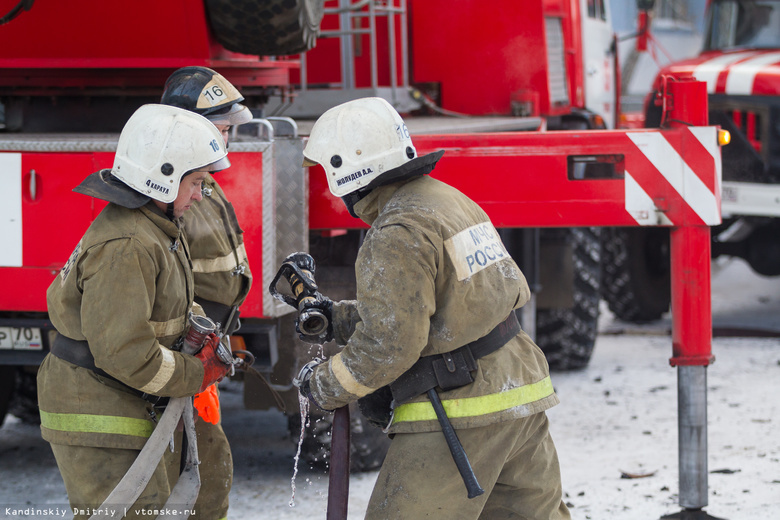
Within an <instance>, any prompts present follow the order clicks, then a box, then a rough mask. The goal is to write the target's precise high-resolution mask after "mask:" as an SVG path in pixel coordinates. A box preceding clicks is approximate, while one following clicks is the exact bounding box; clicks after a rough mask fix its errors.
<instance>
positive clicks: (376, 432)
mask: <svg viewBox="0 0 780 520" xmlns="http://www.w3.org/2000/svg"><path fill="white" fill-rule="evenodd" d="M287 421H288V428H289V431H290V438H291V439H292V440H293V441H294V442H296V443H297V442H298V440H299V436H300V432H301V416H300V415H290V416H288V418H287ZM349 422H350V426H351V436H350V468H349V469H350V471H352V472H355V473H358V472H362V471H371V470H374V469H377V468H379V466H381V465H382V462H384V460H385V456H386V455H387V450H388V448H389V447H390V438H389V437H388V436H387V435H386V434H385V433H383V432H382V430H380V429H379V428H377V427H376V426H372V425H371V424H370V423H369V422H368V421H367V420H366V418H365V417H363V415H362V414H361V413H360V410H358V408H357V406H355V404H351V405H350V407H349ZM332 427H333V414H332V413H328V414H323V415H318V416H317V417H311V418H310V421H309V425H308V426H307V427H306V435H305V436H304V438H303V444H302V446H301V460H303V461H305V462H307V463H308V464H310V465H311V466H312V467H317V468H325V467H327V466H328V462H329V461H330V440H331V435H330V432H331V428H332Z"/></svg>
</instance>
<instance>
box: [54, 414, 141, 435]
mask: <svg viewBox="0 0 780 520" xmlns="http://www.w3.org/2000/svg"><path fill="white" fill-rule="evenodd" d="M41 426H43V427H44V428H48V429H49V430H56V431H61V432H79V433H113V434H118V435H132V436H133V437H149V436H150V435H151V434H152V432H153V431H154V424H153V423H152V422H151V421H148V420H146V419H135V418H133V417H118V416H115V415H90V414H85V413H51V412H44V411H43V410H41Z"/></svg>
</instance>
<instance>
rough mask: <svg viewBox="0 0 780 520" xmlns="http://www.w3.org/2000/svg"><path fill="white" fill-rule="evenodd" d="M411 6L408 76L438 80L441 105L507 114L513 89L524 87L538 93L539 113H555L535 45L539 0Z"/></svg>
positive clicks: (438, 0) (541, 37) (431, 1)
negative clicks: (409, 66)
mask: <svg viewBox="0 0 780 520" xmlns="http://www.w3.org/2000/svg"><path fill="white" fill-rule="evenodd" d="M410 7H411V17H410V19H411V23H410V36H411V41H412V51H411V52H412V54H411V64H412V76H413V81H414V82H415V83H426V82H431V83H439V84H440V86H441V100H440V101H441V106H442V108H444V109H447V110H454V111H457V112H462V113H466V114H479V115H487V114H509V113H510V112H511V107H510V101H511V98H512V94H515V93H521V92H524V91H528V92H535V93H538V94H539V109H540V112H541V113H542V114H550V113H552V112H554V110H552V109H553V107H551V106H550V98H549V89H548V88H547V52H546V48H545V46H544V45H541V44H540V42H544V41H545V30H544V12H543V9H542V2H539V1H536V2H516V1H512V0H510V1H502V2H491V3H485V2H481V1H479V0H467V1H462V2H458V8H457V9H453V8H452V4H451V2H448V1H447V0H423V1H413V2H411V6H410ZM442 28H446V29H445V30H442ZM561 108H563V109H564V110H566V109H567V107H561Z"/></svg>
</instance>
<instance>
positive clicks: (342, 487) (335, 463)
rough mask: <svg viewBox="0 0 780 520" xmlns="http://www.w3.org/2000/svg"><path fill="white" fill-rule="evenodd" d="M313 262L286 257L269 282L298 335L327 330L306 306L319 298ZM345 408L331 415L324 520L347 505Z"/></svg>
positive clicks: (303, 256) (302, 256)
mask: <svg viewBox="0 0 780 520" xmlns="http://www.w3.org/2000/svg"><path fill="white" fill-rule="evenodd" d="M314 271H315V264H314V259H313V258H312V257H311V256H310V255H309V254H308V253H293V254H291V255H289V256H288V257H287V258H286V259H285V261H284V263H283V264H282V266H281V267H280V268H279V271H278V272H277V273H276V276H275V277H274V279H273V280H272V281H271V285H270V287H269V291H270V292H271V294H272V295H273V297H274V298H276V299H277V300H279V301H282V302H284V303H286V304H288V305H290V306H291V307H293V308H294V309H296V310H297V311H298V330H299V331H300V332H301V334H306V335H311V336H319V335H320V334H322V333H323V332H325V331H326V330H327V329H328V325H329V320H328V317H327V316H325V314H323V313H322V312H321V311H320V310H319V309H317V308H314V307H308V306H307V304H310V303H313V302H316V301H318V297H319V296H320V294H319V292H318V289H319V288H318V287H317V282H315V280H314ZM282 277H284V278H285V280H286V281H287V283H288V284H289V285H290V289H291V291H292V295H286V294H282V293H280V292H279V290H278V288H277V285H278V283H279V280H280V279H281V278H282ZM349 422H350V419H349V407H347V406H343V407H341V408H338V409H337V410H335V412H334V414H333V427H332V430H331V443H330V469H329V472H328V508H327V513H326V518H327V520H346V518H347V509H348V501H349V453H350V442H349V435H350V425H349Z"/></svg>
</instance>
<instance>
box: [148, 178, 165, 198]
mask: <svg viewBox="0 0 780 520" xmlns="http://www.w3.org/2000/svg"><path fill="white" fill-rule="evenodd" d="M146 186H147V187H149V188H151V189H153V190H155V191H159V192H160V193H162V194H163V195H168V194H169V193H170V192H171V190H170V188H168V187H167V186H163V185H162V184H157V183H156V182H154V181H153V180H152V179H146Z"/></svg>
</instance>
